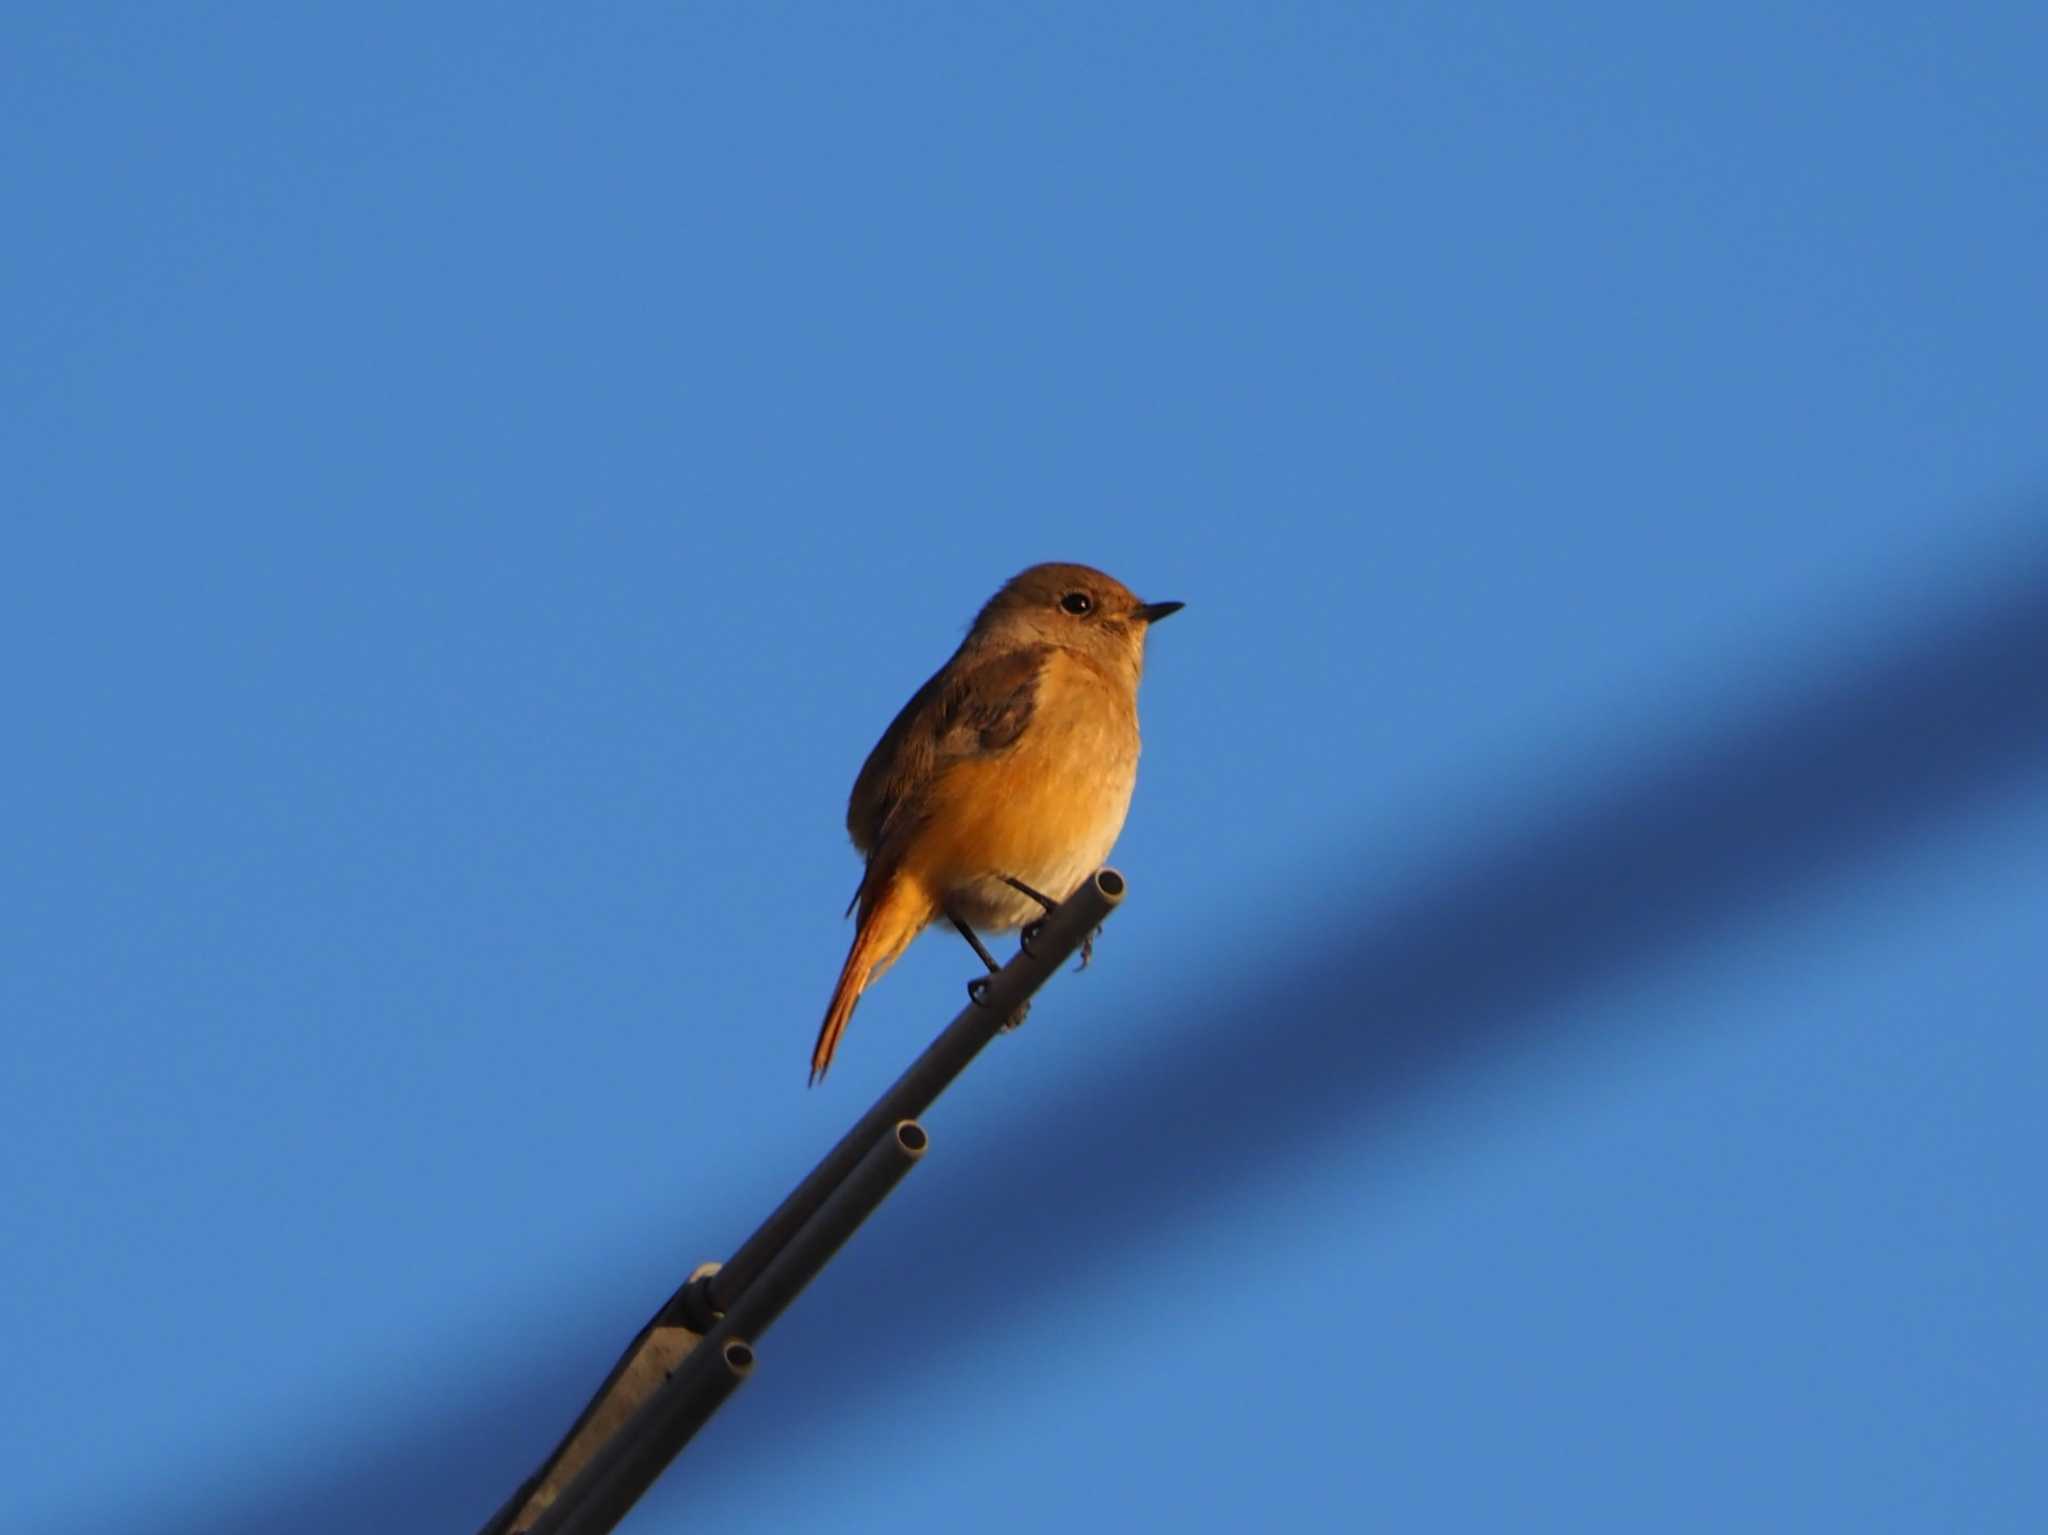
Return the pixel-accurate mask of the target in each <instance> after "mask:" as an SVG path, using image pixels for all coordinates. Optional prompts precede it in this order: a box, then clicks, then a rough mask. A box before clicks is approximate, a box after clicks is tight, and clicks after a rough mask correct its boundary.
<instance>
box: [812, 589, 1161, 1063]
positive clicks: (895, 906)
mask: <svg viewBox="0 0 2048 1535" xmlns="http://www.w3.org/2000/svg"><path fill="white" fill-rule="evenodd" d="M1179 608H1180V604H1179V603H1177V602H1158V603H1144V602H1140V601H1139V600H1138V599H1137V598H1136V597H1134V596H1132V595H1131V593H1130V592H1129V591H1128V590H1127V589H1126V588H1125V587H1124V586H1123V585H1122V584H1121V583H1119V582H1117V581H1116V580H1114V579H1112V578H1111V577H1109V576H1106V575H1104V574H1103V573H1102V572H1101V571H1099V570H1093V569H1090V568H1089V567H1088V566H1086V565H1034V566H1032V567H1031V569H1029V570H1027V571H1024V572H1023V573H1022V574H1020V575H1018V576H1016V577H1014V578H1013V579H1011V580H1010V581H1009V582H1008V583H1007V584H1006V585H1005V586H1004V587H1003V589H1002V590H1001V591H999V592H997V593H996V594H995V596H994V597H992V598H990V599H989V601H988V604H987V605H986V606H985V607H983V608H982V610H981V613H980V615H979V616H978V617H977V618H976V619H975V621H974V625H973V627H972V628H971V629H970V630H969V631H968V634H967V638H966V639H965V640H963V641H962V642H961V645H960V648H959V649H958V650H957V651H955V652H954V653H953V657H952V659H951V660H949V661H948V662H947V663H946V664H945V665H944V666H942V667H940V668H939V670H938V672H937V673H936V674H934V675H933V677H932V678H931V680H930V681H928V682H927V683H925V685H924V686H923V687H921V688H919V689H918V690H917V692H916V693H914V694H913V695H911V699H910V702H909V703H907V704H905V705H904V706H903V709H902V712H900V713H899V714H898V715H897V716H896V718H895V720H894V721H893V722H892V723H891V724H890V726H889V728H888V729H887V730H885V731H884V732H883V733H882V739H881V740H880V741H878V742H877V743H876V744H875V749H874V750H873V751H872V752H870V753H868V759H867V762H866V763H865V764H864V765H863V766H862V768H861V770H860V776H859V777H858V778H857V779H856V780H855V781H854V785H853V795H852V798H851V799H850V801H849V802H848V804H847V807H846V829H847V831H848V833H849V834H850V835H851V836H852V838H853V844H854V846H855V847H856V848H858V849H859V850H860V851H861V853H863V854H864V855H865V856H866V858H867V869H866V872H865V873H863V874H862V876H861V882H860V888H859V890H858V891H857V892H855V895H854V902H853V904H854V909H856V910H857V911H858V912H859V921H858V924H857V926H856V928H855V932H854V939H853V947H852V948H851V949H850V950H849V951H848V953H847V956H846V964H845V966H844V967H843V968H842V969H841V971H840V974H839V984H838V986H837V987H836V988H835V989H834V990H833V993H832V1002H831V1005H830V1006H829V1007H827V1008H826V1010H825V1021H824V1023H823V1025H822V1026H821V1027H820V1028H819V1030H818V1043H817V1047H816V1048H815V1049H814V1050H813V1051H812V1053H811V1080H812V1081H813V1082H816V1081H818V1080H819V1079H820V1078H822V1077H823V1076H824V1075H825V1071H826V1069H827V1068H828V1067H829V1066H830V1065H831V1064H832V1055H833V1052H834V1051H835V1050H836V1049H837V1048H838V1045H839V1039H840V1036H841V1035H842V1034H843V1033H844V1032H845V1030H846V1022H847V1020H848V1019H849V1018H850V1017H852V1016H853V1009H854V1004H855V1003H856V1002H858V1001H859V1000H860V996H861V993H862V992H863V991H865V990H866V989H867V988H868V987H869V986H871V985H872V984H873V983H874V982H875V980H876V979H877V978H879V977H880V975H881V974H882V972H883V971H885V970H887V969H888V968H889V966H890V965H892V964H894V963H895V961H896V959H897V957H898V956H899V955H901V954H902V952H903V951H904V950H905V949H906V948H908V947H909V946H910V942H911V940H912V939H913V938H915V937H916V936H917V935H918V934H919V933H921V932H923V931H924V929H925V928H926V927H928V926H929V925H930V924H931V923H933V922H935V921H937V920H938V919H939V918H940V917H946V918H949V919H951V920H952V921H953V922H955V923H956V924H957V925H959V926H961V927H962V928H963V930H964V929H967V928H979V929H981V930H983V931H985V932H992V933H999V932H1005V931H1008V930H1009V929H1011V928H1015V927H1021V926H1022V925H1023V924H1024V923H1026V922H1028V921H1030V920H1032V919H1033V918H1034V917H1037V916H1038V915H1040V908H1039V906H1038V903H1037V902H1035V901H1033V900H1032V899H1031V898H1030V897H1029V896H1026V895H1024V894H1022V893H1021V892H1019V891H1018V890H1017V889H1015V888H1014V887H1013V886H1011V885H1009V884H1007V883H1005V878H1006V877H1007V878H1009V879H1015V880H1018V881H1021V882H1022V883H1023V884H1026V885H1029V886H1030V887H1031V888H1032V889H1034V890H1036V891H1038V892H1040V893H1041V894H1043V895H1046V896H1048V897H1050V898H1051V899H1053V900H1055V901H1057V900H1061V899H1063V898H1065V897H1066V896H1067V895H1069V894H1070V893H1072V892H1073V890H1074V889H1075V888H1076V887H1077V886H1079V884H1080V883H1081V881H1082V880H1084V879H1086V878H1087V877H1088V875H1089V874H1091V873H1093V872H1094V870H1095V869H1096V868H1097V867H1098V866H1100V864H1101V863H1102V861H1103V860H1104V859H1105V858H1107V857H1108V856H1109V850H1110V848H1111V846H1112V845H1113V844H1114V843H1115V841H1116V838H1117V833H1118V832H1119V831H1121V830H1122V829H1123V823H1124V815H1125V812H1126V811H1127V810H1128V809H1129V808H1130V802H1131V788H1132V785H1133V784H1134V783H1135V782H1136V780H1137V769H1138V706H1137V705H1138V678H1139V676H1140V674H1141V673H1142V671H1143V670H1144V660H1145V635H1146V633H1147V631H1148V630H1149V629H1150V627H1151V625H1152V624H1154V623H1156V622H1158V620H1160V619H1162V618H1164V617H1166V616H1167V615H1168V614H1170V613H1173V612H1176V611H1178V610H1179Z"/></svg>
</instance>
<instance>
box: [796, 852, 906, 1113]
mask: <svg viewBox="0 0 2048 1535" xmlns="http://www.w3.org/2000/svg"><path fill="white" fill-rule="evenodd" d="M931 919H932V906H931V903H930V902H929V901H928V900H926V899H925V898H924V895H923V892H922V891H920V890H919V889H918V888H917V886H916V885H914V884H913V883H912V882H910V881H909V880H906V879H903V878H902V877H900V876H899V877H897V878H894V879H891V880H889V881H888V882H887V883H886V884H885V885H883V887H882V889H881V892H880V894H879V895H878V896H876V898H875V899H874V901H872V902H867V901H863V902H862V903H861V913H860V925H859V926H858V928H856V929H855V931H854V935H853V947H852V948H850V949H848V950H847V951H846V964H845V965H844V966H843V967H842V968H841V969H840V972H839V984H838V985H837V986H836V987H834V988H833V991H832V1002H831V1005H830V1006H828V1007H827V1008H826V1009H825V1021H824V1023H823V1024H821V1025H820V1026H819V1029H818V1043H817V1045H816V1047H815V1048H814V1049H813V1050H812V1051H811V1085H812V1086H813V1087H815V1086H817V1085H818V1083H820V1082H822V1081H824V1080H825V1072H826V1070H827V1069H828V1068H829V1067H830V1066H831V1064H832V1054H833V1052H834V1051H836V1050H837V1049H838V1048H839V1036H840V1035H842V1034H844V1033H845V1032H846V1021H847V1019H849V1018H851V1017H852V1016H853V1007H854V1004H855V1003H856V1002H858V1001H860V994H861V993H862V992H864V991H866V990H867V989H868V987H869V986H871V985H872V984H873V983H874V982H875V981H877V980H879V979H880V978H881V975H882V972H883V971H884V970H887V969H888V968H889V967H890V966H891V965H893V964H894V963H896V959H897V956H899V955H900V954H902V952H903V951H904V950H905V949H907V948H909V947H910V940H911V939H913V938H915V937H916V936H917V935H918V934H919V933H921V932H923V931H924V927H925V924H926V923H928V922H930V921H931Z"/></svg>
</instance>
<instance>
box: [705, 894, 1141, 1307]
mask: <svg viewBox="0 0 2048 1535" xmlns="http://www.w3.org/2000/svg"><path fill="white" fill-rule="evenodd" d="M1123 898H1124V879H1123V876H1122V875H1121V874H1119V873H1117V872H1116V870H1114V869H1107V868H1105V869H1098V870H1096V871H1095V873H1094V875H1093V876H1091V877H1090V878H1089V879H1088V880H1087V882H1086V883H1084V884H1083V885H1082V886H1081V888H1080V889H1079V890H1076V891H1075V892H1074V893H1073V894H1072V895H1070V896H1068V897H1067V898H1066V899H1065V900H1064V901H1062V902H1060V904H1059V907H1058V908H1057V909H1056V910H1055V911H1053V912H1052V913H1051V914H1050V915H1048V916H1047V917H1046V919H1045V921H1044V922H1043V923H1041V924H1039V925H1038V926H1037V927H1036V928H1034V929H1030V930H1029V931H1030V934H1031V936H1030V940H1029V942H1027V943H1026V944H1025V945H1024V946H1023V948H1021V949H1019V950H1018V952H1017V955H1016V957H1015V958H1013V959H1012V960H1011V961H1010V962H1009V963H1008V964H1007V965H1005V966H1003V968H1002V969H1000V970H998V971H997V972H996V973H995V974H993V975H991V976H989V977H988V978H987V980H986V981H984V982H981V983H978V988H979V989H978V992H977V995H976V996H975V998H974V1000H973V1001H971V1002H969V1003H968V1004H967V1006H965V1007H964V1008H962V1009H961V1010H960V1012H959V1013H958V1015H956V1016H955V1017H954V1019H953V1021H952V1022H951V1023H949V1024H947V1025H946V1027H945V1029H944V1030H943V1031H942V1032H941V1033H940V1034H939V1037H938V1038H937V1039H935V1040H933V1041H932V1042H931V1044H930V1045H928V1046H926V1047H925V1052H924V1054H922V1055H920V1056H919V1057H918V1058H917V1059H916V1060H915V1061H913V1062H912V1063H911V1065H910V1069H909V1070H908V1071H906V1072H904V1073H903V1075H902V1076H900V1077H898V1078H897V1079H896V1083H895V1085H894V1086H893V1087H891V1088H890V1089H889V1090H888V1091H887V1092H885V1093H884V1094H882V1096H881V1097H880V1098H879V1099H878V1100H877V1101H876V1103H875V1106H874V1107H873V1108H871V1109H869V1110H868V1111H867V1113H865V1114H863V1115H862V1116H861V1118H860V1121H859V1122H858V1123H857V1124H855V1125H854V1127H853V1128H852V1129H851V1130H849V1131H847V1132H846V1134H845V1135H844V1136H842V1137H841V1138H840V1141H839V1144H838V1145H836V1146H834V1147H833V1148H832V1149H831V1150H830V1151H828V1152H827V1153H826V1154H825V1158H824V1160H823V1161H821V1162H820V1163H819V1164H818V1165H817V1166H816V1167H815V1168H813V1169H812V1170H811V1174H810V1176H809V1177H807V1178H805V1179H804V1181H803V1182H802V1183H799V1184H798V1185H797V1186H796V1188H795V1189H794V1190H792V1191H791V1192H790V1194H789V1197H788V1198H786V1199H784V1200H783V1201H782V1203H781V1204H780V1205H779V1206H777V1208H776V1210H775V1213H774V1214H772V1215H770V1216H769V1217H768V1219H766V1220H765V1221H763V1222H762V1223H761V1224H760V1226H759V1227H758V1228H757V1229H756V1230H755V1232H754V1234H753V1235H752V1236H750V1237H748V1238H747V1239H746V1241H744V1242H742V1243H741V1244H740V1249H739V1251H738V1252H736V1253H734V1254H733V1255H732V1257H731V1259H730V1260H728V1261H727V1262H726V1263H725V1264H724V1265H723V1266H722V1267H721V1268H720V1269H719V1270H718V1272H717V1273H715V1274H711V1275H708V1276H707V1277H705V1278H704V1279H700V1280H698V1281H697V1282H696V1283H695V1284H692V1285H686V1286H685V1287H684V1288H683V1290H682V1292H681V1293H679V1294H678V1295H677V1297H676V1301H677V1302H680V1303H682V1306H683V1309H682V1310H681V1311H680V1312H679V1313H677V1314H678V1315H680V1317H681V1319H682V1320H683V1324H684V1325H685V1326H696V1327H697V1329H698V1330H699V1331H702V1330H703V1329H704V1328H705V1327H708V1326H710V1325H711V1321H712V1318H713V1317H715V1316H716V1315H717V1314H718V1313H720V1312H724V1311H730V1310H731V1309H732V1307H733V1306H734V1305H735V1304H736V1303H737V1302H738V1300H739V1298H740V1297H741V1296H743V1295H744V1294H746V1292H747V1288H748V1286H750V1285H751V1284H753V1282H754V1281H755V1280H756V1279H757V1278H759V1277H760V1275H761V1273H762V1271H763V1270H765V1269H766V1268H767V1267H768V1265H769V1264H770V1263H771V1262H772V1261H774V1258H775V1255H776V1254H777V1253H778V1252H780V1251H781V1250H782V1247H783V1245H784V1244H785V1243H786V1242H788V1241H789V1239H790V1237H791V1236H792V1235H793V1234H794V1233H795V1232H796V1231H797V1229H798V1228H799V1227H801V1226H802V1225H803V1223H804V1222H805V1221H806V1220H808V1219H809V1218H810V1216H811V1213H812V1212H813V1211H814V1210H816V1209H817V1208H818V1207H819V1206H820V1205H821V1204H823V1203H824V1202H825V1200H827V1199H828V1198H830V1197H831V1194H832V1191H833V1189H835V1188H836V1187H838V1185H839V1182H840V1180H841V1179H843V1178H845V1177H846V1175H847V1173H848V1172H849V1171H851V1169H852V1168H853V1167H854V1166H855V1164H857V1163H858V1162H859V1161H860V1159H861V1157H862V1156H864V1155H865V1154H866V1153H867V1150H868V1148H869V1147H870V1146H872V1145H874V1144H875V1140H876V1138H877V1137H879V1136H881V1135H883V1134H884V1133H886V1132H887V1130H888V1128H889V1126H891V1125H893V1124H895V1123H896V1122H897V1121H898V1120H900V1119H916V1118H917V1117H918V1116H919V1115H921V1114H923V1113H924V1112H925V1111H926V1110H927V1109H929V1108H930V1107H931V1106H932V1103H933V1100H935V1099H936V1098H937V1097H938V1096H939V1094H940V1093H942V1092H944V1091H945V1090H946V1089H947V1088H948V1087H950V1086H951V1085H952V1083H953V1079H954V1078H955V1077H957V1076H959V1075H960V1073H961V1072H962V1071H964V1070H966V1069H967V1064H968V1062H970V1061H972V1060H973V1059H974V1058H975V1056H976V1055H978V1054H980V1053H981V1048H982V1046H984V1045H986V1044H987V1043H988V1042H989V1041H990V1040H991V1039H993V1038H995V1036H996V1033H997V1031H999V1030H1000V1029H1001V1028H1002V1026H1003V1025H1004V1024H1005V1023H1007V1022H1008V1021H1009V1019H1010V1018H1011V1016H1012V1015H1013V1014H1015V1013H1016V1012H1017V1011H1018V1010H1019V1009H1020V1008H1022V1007H1023V1006H1024V1004H1025V1003H1027V1002H1029V1001H1030V1000H1031V997H1032V994H1033V993H1034V992H1036V991H1037V990H1038V988H1039V987H1041V986H1043V985H1044V984H1045V983H1046V981H1047V980H1048V979H1049V978H1050V977H1051V976H1052V974H1053V972H1055V971H1056V970H1058V969H1059V967H1060V966H1061V965H1063V964H1065V963H1066V961H1067V958H1068V956H1070V955H1071V954H1073V953H1074V951H1075V950H1077V949H1078V948H1080V947H1081V944H1082V942H1083V940H1085V939H1086V938H1087V937H1088V936H1089V935H1090V934H1092V933H1093V932H1094V931H1095V930H1096V929H1097V928H1098V927H1100V926H1102V923H1103V920H1104V919H1105V918H1107V917H1108V916H1109V914H1110V913H1111V912H1113V911H1115V910H1116V907H1117V903H1118V902H1120V901H1121V900H1123ZM693 1311H694V1313H695V1314H694V1315H693V1314H692V1312H693ZM700 1324H701V1325H700Z"/></svg>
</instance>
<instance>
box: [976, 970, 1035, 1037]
mask: <svg viewBox="0 0 2048 1535" xmlns="http://www.w3.org/2000/svg"><path fill="white" fill-rule="evenodd" d="M967 999H968V1000H969V1001H970V1002H972V1003H974V1005H975V1006H976V1007H986V1006H987V1005H988V977H987V976H985V975H977V976H976V977H975V978H974V979H973V980H971V981H969V982H968V983H967ZM1030 1014H1031V1002H1030V999H1029V998H1026V999H1025V1000H1024V1001H1022V1002H1019V1003H1018V1004H1017V1010H1016V1011H1015V1012H1013V1013H1012V1014H1010V1016H1009V1017H1008V1018H1006V1019H1004V1020H1003V1032H1004V1033H1005V1034H1007V1033H1009V1032H1010V1030H1012V1029H1014V1028H1016V1027H1017V1026H1018V1025H1019V1024H1021V1023H1022V1022H1023V1021H1024V1020H1025V1019H1026V1018H1027V1017H1029V1016H1030Z"/></svg>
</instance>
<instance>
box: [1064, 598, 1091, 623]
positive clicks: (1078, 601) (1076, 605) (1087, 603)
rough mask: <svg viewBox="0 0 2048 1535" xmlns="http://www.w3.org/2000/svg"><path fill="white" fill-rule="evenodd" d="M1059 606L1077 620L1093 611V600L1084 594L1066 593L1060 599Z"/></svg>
mask: <svg viewBox="0 0 2048 1535" xmlns="http://www.w3.org/2000/svg"><path fill="white" fill-rule="evenodd" d="M1060 606H1061V607H1063V608H1065V609H1066V610H1067V611H1068V612H1069V613H1072V614H1073V615H1074V616H1075V617H1077V618H1078V617H1079V616H1080V615H1081V614H1083V613H1089V612H1093V611H1094V609H1095V599H1094V598H1093V597H1091V596H1089V595H1088V594H1087V593H1086V592H1068V593H1067V595H1066V596H1064V597H1062V598H1060Z"/></svg>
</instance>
